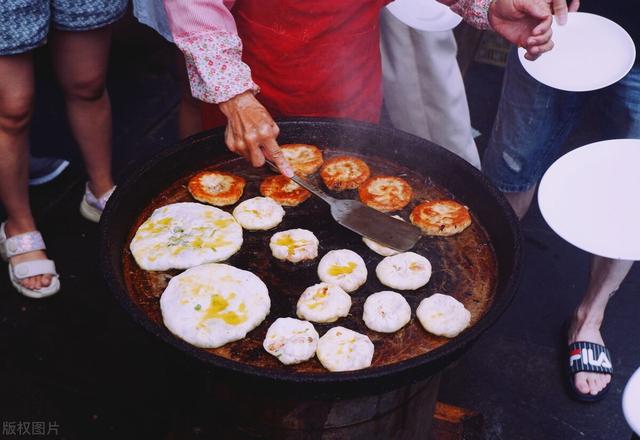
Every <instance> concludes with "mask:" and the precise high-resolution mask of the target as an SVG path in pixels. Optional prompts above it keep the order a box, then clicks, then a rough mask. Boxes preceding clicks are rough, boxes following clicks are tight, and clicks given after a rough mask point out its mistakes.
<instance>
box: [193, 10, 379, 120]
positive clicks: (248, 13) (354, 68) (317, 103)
mask: <svg viewBox="0 0 640 440" xmlns="http://www.w3.org/2000/svg"><path fill="white" fill-rule="evenodd" d="M389 1H390V0H346V1H345V0H237V1H236V4H235V6H234V7H233V9H232V13H233V15H234V17H235V19H236V24H237V26H238V33H239V35H240V38H241V40H242V43H243V56H242V59H243V61H244V62H245V63H247V64H248V65H249V67H251V73H252V77H253V80H254V81H255V82H256V84H258V86H260V93H259V94H258V95H257V98H258V99H259V100H260V102H261V103H262V104H263V105H264V106H265V107H266V108H267V109H268V110H269V112H270V113H271V114H272V115H273V117H274V118H277V117H281V116H318V117H336V118H349V119H356V120H361V121H370V122H378V120H379V118H380V109H381V106H382V79H381V66H380V29H379V21H380V19H379V16H380V10H381V8H382V7H383V6H384V5H385V4H386V3H388V2H389ZM203 117H204V124H205V127H206V128H211V127H217V126H220V125H225V124H226V122H227V120H226V118H225V117H224V115H222V113H220V111H219V110H218V107H217V105H206V106H205V109H204V111H203Z"/></svg>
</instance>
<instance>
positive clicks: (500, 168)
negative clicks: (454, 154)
mask: <svg viewBox="0 0 640 440" xmlns="http://www.w3.org/2000/svg"><path fill="white" fill-rule="evenodd" d="M592 99H596V100H598V101H597V104H598V107H597V108H598V109H599V114H598V117H599V118H600V120H601V121H602V127H603V131H602V136H603V138H602V139H619V138H640V67H639V66H634V67H633V69H631V71H630V72H629V74H627V76H625V77H624V78H623V79H621V80H620V81H618V82H617V83H615V84H613V85H611V86H609V87H606V88H604V89H600V90H596V91H593V92H565V91H561V90H557V89H553V88H551V87H548V86H545V85H544V84H541V83H539V82H538V81H536V80H535V79H533V78H532V77H531V76H530V75H529V74H528V73H527V72H526V71H525V70H524V68H523V67H522V64H520V61H519V60H518V55H517V51H516V50H515V49H513V50H512V51H511V52H510V53H509V57H508V60H507V66H506V69H505V76H504V80H503V83H502V96H501V98H500V104H499V106H498V114H497V116H496V120H495V122H494V125H493V132H492V133H491V139H490V140H489V145H488V147H487V150H486V151H485V153H484V157H483V160H482V170H483V172H484V173H485V174H486V175H487V176H488V177H489V179H490V180H492V181H493V183H494V184H495V185H496V186H497V187H498V189H500V190H501V191H503V192H522V191H526V190H528V189H530V188H532V187H533V186H534V185H536V184H537V183H538V181H539V180H540V179H541V178H542V175H543V174H544V172H545V171H546V170H547V169H548V168H549V167H550V166H551V164H552V163H553V161H554V160H556V159H557V158H558V157H559V156H560V155H561V154H562V152H563V146H564V144H565V142H566V140H567V138H568V136H569V134H570V133H571V131H572V129H573V128H575V126H576V125H577V124H578V123H579V122H580V119H581V117H582V112H583V110H584V108H585V107H586V106H587V103H588V101H589V100H592ZM594 141H595V139H594Z"/></svg>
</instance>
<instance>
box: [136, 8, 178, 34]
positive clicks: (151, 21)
mask: <svg viewBox="0 0 640 440" xmlns="http://www.w3.org/2000/svg"><path fill="white" fill-rule="evenodd" d="M133 15H135V17H136V18H137V19H138V21H139V22H140V23H142V24H146V25H147V26H149V27H150V28H151V29H153V30H155V31H156V32H157V33H159V34H160V35H162V36H163V37H164V38H165V40H167V41H169V42H171V43H173V38H172V37H171V30H170V29H169V22H168V21H167V13H166V12H165V10H164V4H163V2H162V0H133Z"/></svg>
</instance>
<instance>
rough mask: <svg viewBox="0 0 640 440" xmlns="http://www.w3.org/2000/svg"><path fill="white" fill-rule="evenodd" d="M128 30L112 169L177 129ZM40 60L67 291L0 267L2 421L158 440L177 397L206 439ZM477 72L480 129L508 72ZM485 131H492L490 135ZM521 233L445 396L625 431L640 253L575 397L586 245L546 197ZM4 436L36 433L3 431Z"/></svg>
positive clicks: (163, 60)
mask: <svg viewBox="0 0 640 440" xmlns="http://www.w3.org/2000/svg"><path fill="white" fill-rule="evenodd" d="M127 32H128V31H127V29H126V28H125V29H122V30H121V32H120V33H119V34H118V37H119V38H117V39H116V42H115V45H114V51H113V52H114V55H113V59H112V61H113V62H112V69H111V71H110V75H109V90H110V93H111V97H112V104H113V114H114V131H115V138H114V149H115V152H114V157H115V170H116V173H121V172H122V171H123V169H124V167H125V165H126V164H127V163H129V162H130V161H131V160H136V159H137V160H139V159H140V158H143V157H145V156H147V155H152V154H153V153H154V151H157V150H158V149H159V148H162V146H163V145H166V144H168V143H171V142H172V141H174V140H175V137H176V136H175V124H176V117H175V116H176V111H175V110H176V105H177V102H178V84H177V80H176V75H175V72H172V71H171V66H172V64H173V52H172V49H171V48H170V47H168V46H166V45H162V44H159V42H158V41H157V40H154V36H153V35H152V34H150V33H136V38H135V39H131V38H130V34H127ZM132 41H134V42H135V43H133V44H132ZM38 58H39V59H38V68H39V76H38V93H39V95H38V96H39V98H38V112H37V115H36V120H35V122H34V130H33V132H34V136H33V145H34V150H35V151H36V152H37V153H39V154H44V153H45V152H46V153H47V154H55V155H58V156H64V157H68V158H70V159H72V160H73V161H74V165H73V166H72V167H70V168H69V169H68V170H67V171H65V172H64V173H63V175H62V177H61V178H59V179H58V180H56V181H55V182H53V183H51V184H48V185H45V186H43V187H38V188H35V189H34V190H33V191H32V193H33V205H34V207H35V211H36V215H37V221H38V224H39V227H40V229H41V231H42V232H43V234H44V237H45V239H46V241H47V245H48V249H49V251H48V252H49V256H50V257H51V258H52V259H54V260H55V261H56V264H57V266H58V270H59V272H60V273H61V274H62V283H63V291H62V292H60V294H58V295H56V296H54V297H52V298H50V299H47V300H42V301H33V300H29V299H27V298H24V297H22V296H20V295H19V294H18V293H17V292H16V291H14V290H13V288H12V287H11V286H10V283H9V280H8V277H7V274H6V269H2V271H0V272H1V273H0V353H2V355H1V356H0V422H2V424H3V429H4V427H5V426H9V425H8V424H10V423H13V424H14V425H12V426H17V425H15V424H16V423H18V422H21V421H22V422H32V423H33V422H36V423H38V426H41V424H44V425H45V427H46V428H50V429H51V435H49V436H48V437H47V436H39V437H38V436H34V437H33V438H65V439H91V440H93V439H164V438H170V437H167V436H166V434H167V432H169V431H170V430H174V431H175V430H176V429H177V428H176V425H177V424H179V423H178V422H177V419H178V418H179V419H180V420H182V421H184V419H185V418H184V417H179V416H177V415H176V411H175V410H174V409H175V408H176V407H177V406H180V407H181V408H183V411H184V412H185V413H186V412H187V410H188V408H192V409H193V411H194V413H195V414H196V415H195V416H193V418H192V419H191V420H187V422H186V423H187V425H188V426H190V427H191V428H192V434H193V438H204V437H203V436H200V435H198V432H199V431H198V428H197V426H198V420H199V418H198V417H209V416H211V415H210V414H207V411H208V410H207V409H206V408H207V405H205V404H204V402H203V399H204V397H203V396H202V395H201V393H199V392H198V391H199V388H198V380H199V376H198V374H197V373H194V371H195V369H196V367H194V366H193V365H192V364H184V363H183V362H182V355H181V354H180V353H176V352H175V351H174V350H172V349H171V348H169V347H166V346H165V345H164V344H162V343H160V342H159V341H157V340H155V339H154V338H153V337H151V336H150V335H148V334H147V333H146V332H145V331H144V330H143V329H142V328H141V327H139V326H138V325H136V324H135V323H133V322H132V321H131V319H130V318H129V317H128V316H127V315H126V314H125V313H124V311H123V310H122V309H121V308H120V307H119V306H118V305H117V304H116V303H115V301H114V300H113V299H112V297H111V295H110V293H109V292H108V291H107V289H106V286H105V285H104V283H103V281H102V277H101V274H100V273H99V271H98V268H97V253H98V249H97V244H96V240H97V230H98V228H97V226H96V225H94V224H91V223H89V222H87V221H85V220H83V219H82V218H81V217H80V215H79V213H78V205H79V203H80V199H81V196H82V192H83V185H84V180H85V178H84V176H83V173H82V165H81V162H79V161H78V155H77V152H76V151H75V150H74V148H73V144H72V141H71V139H70V137H69V135H68V133H67V130H66V127H65V122H64V116H63V113H64V112H62V111H61V108H62V107H61V103H60V96H59V92H57V91H56V88H55V86H54V85H53V84H54V83H53V82H52V80H51V74H50V72H49V70H48V67H47V59H46V58H47V57H46V54H45V53H41V54H39V57H38ZM467 80H468V81H467V82H468V84H467V86H468V93H469V100H470V104H471V109H472V120H473V123H474V126H475V127H476V128H478V129H479V130H480V131H481V132H483V133H487V132H488V131H489V129H490V126H491V124H492V122H493V117H494V115H495V108H496V106H497V100H498V97H499V87H500V81H501V70H500V69H499V68H496V67H489V66H484V65H479V64H476V65H473V66H472V68H471V69H470V71H469V74H468V77H467ZM592 113H593V114H594V115H595V114H596V113H595V112H592ZM591 122H592V120H590V119H588V120H587V122H586V123H585V124H584V125H583V126H582V127H581V128H579V129H578V130H577V131H576V134H575V135H574V137H573V138H572V140H571V143H572V144H573V145H581V144H584V143H586V142H588V141H591V140H595V139H596V138H597V133H596V132H594V129H593V127H594V124H592V123H591ZM479 143H480V145H481V146H482V145H484V143H486V135H484V136H483V137H481V138H480V140H479ZM523 230H524V236H525V254H526V256H525V264H524V270H523V274H522V281H521V286H520V288H519V291H518V293H517V296H516V298H515V300H514V302H513V303H512V304H511V306H510V308H509V309H508V310H507V312H506V313H505V314H504V315H503V316H502V318H501V319H500V320H499V322H498V323H497V324H496V325H495V326H494V327H493V328H491V329H490V330H489V331H488V332H487V333H486V334H485V335H484V336H483V337H482V338H481V339H480V340H479V341H478V342H477V343H476V344H475V346H474V347H473V348H472V350H471V351H470V352H469V353H468V354H467V355H466V356H465V357H464V358H463V359H462V360H461V361H460V362H459V363H458V364H457V365H455V366H454V367H452V368H451V369H449V370H448V371H447V373H446V375H445V377H444V379H443V384H442V387H441V392H440V400H442V401H444V402H447V403H451V404H454V405H459V406H462V407H466V408H469V409H473V410H476V411H479V412H481V413H482V414H483V415H484V417H485V433H484V434H485V438H487V439H505V440H511V439H628V438H629V437H630V435H631V432H630V430H629V428H628V427H627V426H626V424H625V421H624V418H623V416H622V410H621V403H620V402H621V393H622V389H623V387H624V384H625V382H626V380H627V379H628V378H629V377H630V375H631V373H632V372H633V371H634V370H635V369H636V368H637V367H640V350H639V349H638V345H637V343H636V339H635V338H637V337H638V336H640V320H638V319H637V314H638V312H639V311H640V265H636V266H635V267H634V268H633V269H632V272H631V274H630V275H629V277H628V278H627V280H626V281H625V283H624V284H623V286H622V287H621V289H620V290H619V292H618V293H617V294H616V296H615V297H614V298H613V299H612V301H611V303H610V306H609V308H608V310H607V316H606V321H605V327H604V338H605V341H606V342H607V344H608V345H609V347H610V349H611V350H612V353H613V356H614V368H615V369H616V374H615V378H614V380H613V385H612V389H611V392H610V393H609V396H608V397H607V398H606V399H605V400H604V401H603V402H600V403H597V404H592V405H585V404H581V403H577V402H574V401H572V400H571V399H570V398H569V397H568V395H567V393H566V391H565V378H564V377H563V375H562V370H561V366H562V365H564V363H565V362H566V360H565V359H564V358H562V357H561V355H562V354H563V353H564V347H563V341H562V338H561V328H562V324H563V321H564V320H565V319H566V318H567V317H568V316H569V315H570V313H571V311H572V309H573V308H574V306H575V305H576V303H577V302H578V300H579V298H580V296H581V293H582V291H583V289H584V287H585V285H586V275H587V268H588V256H587V255H586V254H585V253H584V252H582V251H579V250H577V249H575V248H574V247H572V246H571V245H569V244H567V243H565V242H564V241H563V240H562V239H560V238H559V237H558V236H557V235H555V234H554V233H553V232H552V231H551V230H550V229H549V228H548V226H547V225H546V224H545V222H544V220H543V219H542V218H541V216H540V213H539V211H538V209H537V206H536V207H534V209H532V211H531V212H530V213H529V215H528V216H527V217H526V219H525V221H524V223H523ZM192 373H193V374H192ZM208 403H210V402H208ZM33 426H35V425H33ZM56 431H57V435H56ZM4 433H6V431H5V432H4ZM4 438H29V437H28V436H26V435H23V436H20V435H15V436H11V435H2V434H0V439H4Z"/></svg>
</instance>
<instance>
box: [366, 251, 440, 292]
mask: <svg viewBox="0 0 640 440" xmlns="http://www.w3.org/2000/svg"><path fill="white" fill-rule="evenodd" d="M376 275H377V276H378V279H379V280H380V282H381V283H382V284H384V285H385V286H388V287H391V288H392V289H400V290H416V289H419V288H420V287H422V286H424V285H425V284H427V283H428V282H429V279H430V278H431V263H430V262H429V260H427V259H426V258H425V257H423V256H422V255H418V254H416V253H415V252H403V253H401V254H397V255H393V256H391V257H386V258H385V259H383V260H382V261H381V262H380V263H378V266H376Z"/></svg>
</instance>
